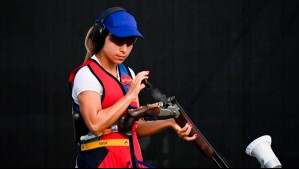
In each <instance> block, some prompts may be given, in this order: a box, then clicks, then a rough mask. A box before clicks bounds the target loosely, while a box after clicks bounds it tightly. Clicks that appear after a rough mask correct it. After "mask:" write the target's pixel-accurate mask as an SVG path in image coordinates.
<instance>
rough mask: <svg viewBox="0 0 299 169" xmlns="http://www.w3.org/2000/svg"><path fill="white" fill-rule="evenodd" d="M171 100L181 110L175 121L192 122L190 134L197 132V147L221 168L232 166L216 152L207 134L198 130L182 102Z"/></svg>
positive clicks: (180, 123)
mask: <svg viewBox="0 0 299 169" xmlns="http://www.w3.org/2000/svg"><path fill="white" fill-rule="evenodd" d="M169 100H170V102H171V103H172V104H175V105H177V106H178V108H179V111H180V116H179V117H177V118H175V121H176V122H177V123H178V124H179V125H180V126H181V127H183V126H185V125H186V123H190V124H192V126H193V127H192V130H191V133H190V136H192V135H194V134H197V138H196V140H194V141H193V142H194V143H195V145H196V147H197V148H198V149H199V150H200V151H201V152H202V153H203V154H204V156H206V157H207V158H210V159H212V160H213V162H214V163H215V164H216V165H217V166H218V167H219V168H230V166H229V164H228V163H227V162H226V160H224V159H223V158H222V157H221V156H220V155H219V153H217V152H216V150H215V149H214V148H213V146H212V145H211V144H210V143H209V142H208V140H207V139H206V138H205V136H204V135H203V134H202V133H201V132H200V131H199V130H198V128H197V127H196V125H195V124H194V123H193V121H192V120H191V119H190V117H189V116H188V115H187V114H186V112H185V111H184V109H183V108H182V107H181V106H180V104H179V103H178V102H177V100H176V99H175V97H171V98H169Z"/></svg>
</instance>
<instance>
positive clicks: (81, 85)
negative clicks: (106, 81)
mask: <svg viewBox="0 0 299 169" xmlns="http://www.w3.org/2000/svg"><path fill="white" fill-rule="evenodd" d="M91 58H92V59H94V60H96V61H97V62H98V63H99V64H100V65H101V63H100V61H99V60H98V59H97V57H96V56H95V55H93V56H92V57H91ZM129 70H130V73H131V75H132V77H133V78H135V73H134V71H133V70H132V69H131V68H129ZM117 72H118V80H119V81H120V73H119V70H117ZM84 91H94V92H97V93H99V94H100V95H101V96H102V95H103V86H102V84H101V83H100V82H99V81H98V79H97V78H96V77H95V76H94V74H92V72H91V71H90V69H89V68H88V67H87V66H84V67H82V68H81V69H80V70H79V71H78V72H77V74H76V76H75V79H74V83H73V89H72V98H73V99H74V102H75V103H77V104H79V103H78V95H79V94H80V93H81V92H84Z"/></svg>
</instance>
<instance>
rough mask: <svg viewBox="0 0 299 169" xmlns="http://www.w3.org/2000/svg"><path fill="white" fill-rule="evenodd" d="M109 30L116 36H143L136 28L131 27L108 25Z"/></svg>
mask: <svg viewBox="0 0 299 169" xmlns="http://www.w3.org/2000/svg"><path fill="white" fill-rule="evenodd" d="M107 29H108V30H109V32H111V33H112V34H113V35H115V36H118V37H129V36H137V37H141V38H144V37H143V36H142V34H141V33H140V32H139V31H138V30H137V29H136V28H132V27H127V28H124V27H122V28H120V27H110V28H107Z"/></svg>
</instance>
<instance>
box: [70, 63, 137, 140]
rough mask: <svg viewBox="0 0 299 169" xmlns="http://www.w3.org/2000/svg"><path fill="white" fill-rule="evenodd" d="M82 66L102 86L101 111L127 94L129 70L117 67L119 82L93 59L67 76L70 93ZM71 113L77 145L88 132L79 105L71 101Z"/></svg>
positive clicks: (135, 106)
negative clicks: (85, 67)
mask: <svg viewBox="0 0 299 169" xmlns="http://www.w3.org/2000/svg"><path fill="white" fill-rule="evenodd" d="M84 66H88V68H89V69H90V71H91V72H92V74H93V75H94V76H95V77H96V78H97V79H98V81H99V82H100V83H101V85H102V86H103V95H102V97H101V102H102V108H103V109H105V108H107V107H110V106H111V105H113V104H114V103H115V102H117V101H118V100H119V99H120V98H121V97H123V96H124V95H125V94H126V93H127V91H128V89H129V87H130V82H131V80H132V75H131V73H130V71H129V68H128V67H127V66H125V65H124V64H119V65H118V70H119V72H120V73H119V74H120V81H119V80H118V79H117V78H115V77H114V76H112V75H111V74H110V73H108V72H107V71H106V70H105V69H104V68H103V67H102V66H101V65H100V64H99V63H98V62H97V61H96V60H93V59H90V60H88V61H86V62H85V63H84V64H82V65H81V66H79V67H77V68H76V69H74V70H73V71H72V72H71V74H70V76H69V84H70V89H71V91H72V87H73V82H74V79H75V76H76V73H77V72H78V71H79V70H80V69H81V68H82V67H84ZM128 108H129V109H134V108H137V102H135V101H134V102H132V103H131V104H130V106H129V107H128ZM72 111H73V112H72V113H73V118H74V128H75V140H76V142H77V143H79V142H80V137H81V136H82V135H87V134H88V133H89V130H88V128H87V126H86V125H85V123H84V121H83V119H82V117H81V115H80V108H79V105H78V104H76V103H75V102H74V101H72ZM126 113H127V111H126V112H124V115H125V114H126ZM89 134H90V133H89Z"/></svg>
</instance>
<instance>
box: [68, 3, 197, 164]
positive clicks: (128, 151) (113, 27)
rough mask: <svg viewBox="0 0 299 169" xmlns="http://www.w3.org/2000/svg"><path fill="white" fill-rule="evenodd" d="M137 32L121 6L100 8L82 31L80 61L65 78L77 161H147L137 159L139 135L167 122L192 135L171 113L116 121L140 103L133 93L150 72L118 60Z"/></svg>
mask: <svg viewBox="0 0 299 169" xmlns="http://www.w3.org/2000/svg"><path fill="white" fill-rule="evenodd" d="M137 38H143V36H142V34H141V33H140V32H139V31H138V29H137V23H136V21H135V19H134V17H133V16H132V15H131V14H130V13H128V12H127V11H126V10H125V9H123V8H120V7H114V8H109V9H107V10H105V11H104V12H102V13H100V15H99V17H98V19H97V20H96V23H95V24H94V25H93V26H92V27H91V28H90V29H89V31H88V33H87V35H86V39H85V47H86V50H87V54H86V57H85V60H84V64H82V65H81V66H80V67H78V68H76V69H75V70H74V71H73V72H72V73H71V75H70V79H69V81H70V83H71V89H72V98H73V114H74V117H75V129H76V141H77V142H78V145H79V148H80V151H79V154H78V156H77V163H76V167H92V168H96V167H99V168H125V167H128V168H129V167H149V166H147V165H145V164H144V163H143V162H142V161H143V158H142V154H141V150H140V146H139V142H138V137H145V136H150V135H152V134H156V133H158V132H161V131H163V130H165V129H167V128H172V129H173V130H175V131H176V132H177V133H178V135H179V137H181V138H183V139H185V140H186V141H193V140H195V138H196V135H194V136H192V137H189V136H188V135H189V134H190V131H191V128H192V126H191V125H190V124H187V125H186V126H185V127H183V128H181V127H180V126H179V125H178V124H177V123H176V122H175V121H174V119H167V120H158V121H156V122H154V123H153V122H151V123H147V122H145V121H143V120H141V119H140V120H138V121H136V122H133V123H132V125H131V124H130V125H131V126H130V129H131V130H130V131H129V132H128V131H126V133H124V132H122V129H121V128H120V127H119V125H120V120H121V119H123V118H124V117H126V116H125V115H126V113H127V110H128V108H129V109H134V108H137V107H139V101H138V95H139V92H140V91H141V90H142V89H144V88H145V84H144V83H142V81H143V80H145V79H148V78H149V71H141V72H139V73H138V74H137V75H135V73H134V71H133V70H132V69H131V68H129V67H126V66H125V65H124V64H123V62H124V61H125V60H126V58H127V57H128V56H129V55H130V52H131V51H132V49H133V47H134V43H135V42H136V40H137ZM128 133H129V134H128Z"/></svg>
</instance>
